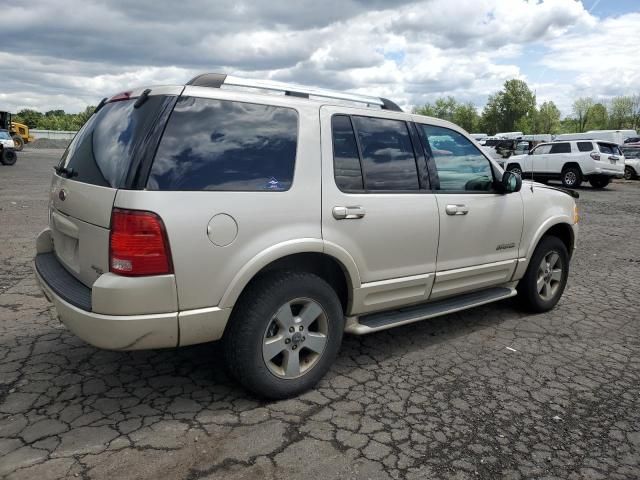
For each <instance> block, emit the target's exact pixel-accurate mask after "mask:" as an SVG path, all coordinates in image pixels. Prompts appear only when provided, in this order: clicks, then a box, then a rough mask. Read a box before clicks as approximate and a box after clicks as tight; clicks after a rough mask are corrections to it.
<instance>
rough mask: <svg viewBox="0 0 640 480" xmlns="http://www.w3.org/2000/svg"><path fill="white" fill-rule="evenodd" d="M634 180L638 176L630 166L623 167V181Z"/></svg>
mask: <svg viewBox="0 0 640 480" xmlns="http://www.w3.org/2000/svg"><path fill="white" fill-rule="evenodd" d="M636 178H638V175H637V174H636V172H635V171H634V170H633V168H632V167H630V166H628V165H627V166H626V167H624V179H625V180H635V179H636Z"/></svg>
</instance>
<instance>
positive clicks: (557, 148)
mask: <svg viewBox="0 0 640 480" xmlns="http://www.w3.org/2000/svg"><path fill="white" fill-rule="evenodd" d="M549 153H571V144H570V143H552V144H551V151H550V152H549Z"/></svg>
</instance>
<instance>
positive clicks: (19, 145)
mask: <svg viewBox="0 0 640 480" xmlns="http://www.w3.org/2000/svg"><path fill="white" fill-rule="evenodd" d="M12 138H13V144H14V145H15V149H16V151H18V152H21V151H22V149H23V148H24V140H23V139H22V137H21V136H20V135H14V136H13V137H12Z"/></svg>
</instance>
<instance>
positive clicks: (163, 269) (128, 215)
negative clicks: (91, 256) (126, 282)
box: [109, 208, 173, 276]
mask: <svg viewBox="0 0 640 480" xmlns="http://www.w3.org/2000/svg"><path fill="white" fill-rule="evenodd" d="M109 265H110V271H111V272H112V273H117V274H118V275H127V276H141V275H164V274H167V273H173V264H172V262H171V249H170V248H169V240H168V238H167V232H166V230H165V228H164V223H162V219H161V218H160V217H159V216H158V215H156V214H155V213H153V212H145V211H142V210H124V209H120V208H114V209H113V212H112V213H111V234H110V237H109Z"/></svg>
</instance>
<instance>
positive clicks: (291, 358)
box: [224, 272, 344, 399]
mask: <svg viewBox="0 0 640 480" xmlns="http://www.w3.org/2000/svg"><path fill="white" fill-rule="evenodd" d="M227 328H228V331H227V332H225V337H224V348H225V360H226V362H227V369H228V371H229V372H230V373H231V375H232V376H233V377H234V378H235V379H236V380H237V381H238V382H239V383H240V384H242V385H243V386H244V387H245V388H246V389H247V390H250V391H251V392H253V393H255V394H257V395H259V396H262V397H267V398H273V399H278V398H286V397H290V396H293V395H297V394H298V393H301V392H303V391H305V390H308V389H310V388H311V387H313V386H314V385H315V384H316V383H317V382H318V381H319V380H320V379H321V378H322V377H323V376H324V375H325V373H326V372H327V371H328V370H329V368H330V366H331V364H332V363H333V360H334V359H335V357H336V355H337V353H338V350H339V348H340V344H341V342H342V334H343V331H344V314H343V311H342V306H341V304H340V300H339V299H338V296H337V295H336V293H335V291H334V290H333V289H332V288H331V287H330V286H329V284H327V283H326V282H325V281H324V280H323V279H322V278H320V277H318V276H316V275H314V274H311V273H307V272H274V273H271V274H268V275H265V276H263V277H262V278H260V279H258V280H257V281H256V282H255V283H254V284H253V285H251V286H249V288H248V289H247V291H246V292H244V293H243V294H242V296H241V298H240V299H239V300H238V304H237V305H236V308H235V309H234V313H233V316H232V318H231V319H230V321H229V325H228V327H227Z"/></svg>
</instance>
